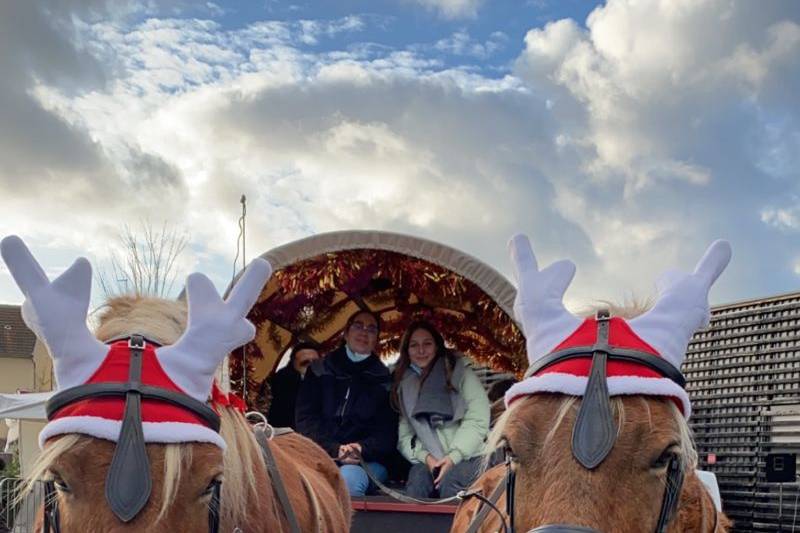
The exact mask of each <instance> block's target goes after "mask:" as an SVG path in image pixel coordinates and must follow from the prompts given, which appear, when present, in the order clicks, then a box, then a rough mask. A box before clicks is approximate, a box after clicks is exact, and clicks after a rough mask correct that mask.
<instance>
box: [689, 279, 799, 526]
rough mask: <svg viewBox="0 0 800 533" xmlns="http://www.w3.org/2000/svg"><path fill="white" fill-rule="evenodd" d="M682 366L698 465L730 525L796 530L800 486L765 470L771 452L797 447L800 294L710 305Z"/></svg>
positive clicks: (789, 450) (790, 449) (790, 450)
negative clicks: (713, 481) (770, 477)
mask: <svg viewBox="0 0 800 533" xmlns="http://www.w3.org/2000/svg"><path fill="white" fill-rule="evenodd" d="M683 371H684V374H685V375H686V378H687V391H688V392H689V395H690V397H691V399H692V406H693V407H692V409H693V414H692V420H691V426H692V429H693V430H694V433H695V438H696V442H697V447H698V453H699V456H700V467H701V468H702V469H704V470H710V471H712V472H714V473H715V474H716V475H717V479H718V482H719V486H720V493H721V495H722V500H723V508H724V510H725V512H726V513H727V515H728V516H729V517H730V518H732V519H733V520H734V531H737V532H744V531H787V532H788V531H794V530H795V528H796V530H797V531H798V532H799V533H800V517H798V516H797V514H796V512H795V511H796V509H797V506H798V503H800V499H799V498H798V490H799V488H800V487H799V486H798V484H797V483H786V484H782V485H780V484H776V483H768V482H767V481H766V477H765V475H766V474H765V459H766V456H767V454H768V453H772V452H800V293H792V294H785V295H780V296H775V297H772V298H766V299H761V300H751V301H747V302H741V303H738V304H731V305H726V306H720V307H716V308H714V309H712V319H711V324H710V325H709V327H708V328H706V329H705V330H702V331H700V332H698V333H697V334H696V335H695V336H694V338H693V340H692V342H691V344H690V345H689V349H688V352H687V358H686V362H685V363H684V367H683ZM714 459H716V461H714ZM793 523H794V524H793Z"/></svg>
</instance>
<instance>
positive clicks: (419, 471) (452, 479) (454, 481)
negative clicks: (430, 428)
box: [406, 457, 481, 498]
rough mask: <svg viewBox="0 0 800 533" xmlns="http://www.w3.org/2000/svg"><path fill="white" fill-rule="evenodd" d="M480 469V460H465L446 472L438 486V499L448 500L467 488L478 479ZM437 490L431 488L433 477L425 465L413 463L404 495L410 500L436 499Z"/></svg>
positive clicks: (477, 458)
mask: <svg viewBox="0 0 800 533" xmlns="http://www.w3.org/2000/svg"><path fill="white" fill-rule="evenodd" d="M480 467H481V458H480V457H473V458H472V459H465V460H463V461H461V462H460V463H458V464H457V465H455V466H454V467H453V468H451V469H450V470H448V471H447V473H446V474H445V475H444V478H443V479H442V482H441V484H440V485H439V490H438V493H439V494H438V497H439V498H449V497H451V496H455V495H456V494H458V492H459V491H461V490H464V489H466V488H468V487H469V486H470V485H472V482H473V481H475V479H476V478H477V477H478V470H480ZM436 493H437V490H436V488H435V487H434V486H433V476H432V475H431V473H430V471H429V470H428V466H427V465H426V464H425V463H414V464H413V465H411V470H409V471H408V482H407V483H406V495H408V496H411V497H412V498H431V497H437V494H436Z"/></svg>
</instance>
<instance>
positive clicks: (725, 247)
mask: <svg viewBox="0 0 800 533" xmlns="http://www.w3.org/2000/svg"><path fill="white" fill-rule="evenodd" d="M730 259H731V245H730V243H728V242H727V241H722V240H719V241H715V242H714V243H712V244H711V246H709V247H708V249H707V250H706V252H705V254H703V257H702V258H701V259H700V261H699V262H698V263H697V266H696V268H695V269H694V272H693V273H691V274H686V273H685V272H679V271H675V270H672V271H669V272H667V273H665V274H664V275H663V276H662V277H661V279H660V280H659V283H658V290H659V297H658V300H657V301H656V303H655V305H654V306H653V308H652V309H650V311H648V312H646V313H644V314H643V315H641V316H638V317H636V318H634V319H633V320H629V321H628V324H629V325H630V326H631V327H632V328H633V329H634V331H636V333H637V334H638V335H639V336H640V337H641V338H642V339H643V340H645V341H646V342H648V343H650V345H651V346H653V348H655V349H656V350H657V351H658V353H660V354H661V356H662V357H664V358H665V359H667V360H668V361H669V362H670V363H672V364H673V366H675V367H676V368H680V367H681V364H682V363H683V358H684V356H685V352H686V347H687V346H688V345H689V339H690V338H691V336H692V335H694V332H695V331H696V330H697V329H699V328H701V327H703V326H705V325H707V324H708V320H709V317H710V316H711V309H710V307H709V304H708V293H709V290H710V289H711V286H712V285H713V284H714V282H715V281H716V280H717V279H718V278H719V276H720V274H722V272H723V271H724V270H725V267H726V266H728V263H729V261H730Z"/></svg>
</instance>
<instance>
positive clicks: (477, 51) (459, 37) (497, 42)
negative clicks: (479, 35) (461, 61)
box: [433, 30, 508, 59]
mask: <svg viewBox="0 0 800 533" xmlns="http://www.w3.org/2000/svg"><path fill="white" fill-rule="evenodd" d="M507 41H508V36H507V35H506V34H504V33H503V32H494V33H492V35H491V36H490V37H489V39H487V40H486V41H485V42H483V43H481V42H478V41H476V40H474V39H472V38H471V37H470V35H469V32H467V31H466V30H459V31H457V32H455V33H453V34H452V35H451V36H450V37H447V38H446V39H440V40H438V41H436V43H435V44H434V45H433V48H434V49H435V50H438V51H440V52H446V53H449V54H453V55H457V56H472V57H475V58H478V59H487V58H489V57H490V56H492V55H493V54H494V53H495V52H497V51H499V50H502V49H503V47H504V46H505V43H506V42H507Z"/></svg>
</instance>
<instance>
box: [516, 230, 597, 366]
mask: <svg viewBox="0 0 800 533" xmlns="http://www.w3.org/2000/svg"><path fill="white" fill-rule="evenodd" d="M509 251H510V253H511V262H512V265H513V267H514V273H515V276H516V279H517V296H516V298H515V299H514V314H515V315H516V317H517V321H519V323H520V325H521V326H522V330H523V332H524V333H525V337H526V339H527V349H528V360H529V361H530V362H531V363H532V362H533V361H535V360H536V359H538V358H539V357H542V356H544V355H547V354H548V353H550V352H551V351H552V350H553V348H555V347H556V346H558V344H559V343H560V342H561V341H563V340H564V337H565V333H569V332H572V331H574V330H575V329H576V328H577V327H578V326H579V325H580V323H581V320H580V319H579V318H578V317H576V316H575V315H573V314H572V313H570V312H569V311H567V309H566V307H564V293H565V292H566V291H567V288H569V285H570V283H571V282H572V279H573V277H574V276H575V264H574V263H573V262H572V261H568V260H561V261H557V262H555V263H553V264H552V265H550V266H548V267H547V268H545V269H544V270H541V271H540V270H539V263H538V261H537V260H536V255H535V254H534V253H533V249H532V248H531V244H530V241H529V240H528V237H526V236H525V235H521V234H518V235H515V236H514V237H512V238H511V241H510V242H509Z"/></svg>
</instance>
